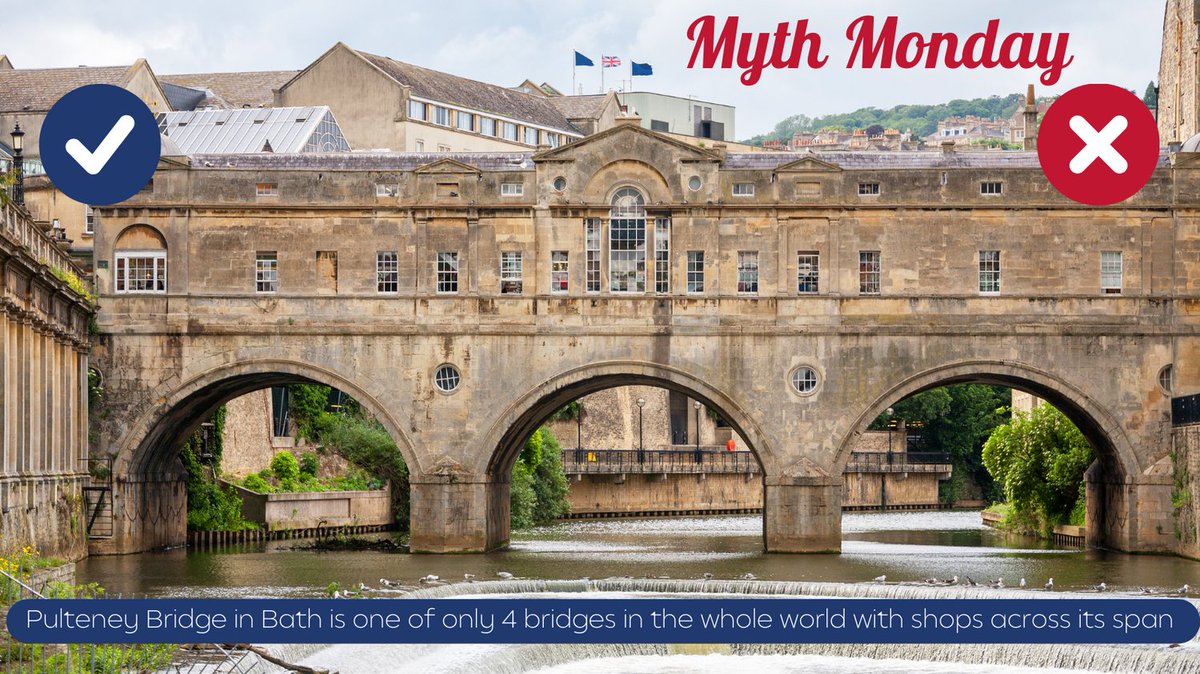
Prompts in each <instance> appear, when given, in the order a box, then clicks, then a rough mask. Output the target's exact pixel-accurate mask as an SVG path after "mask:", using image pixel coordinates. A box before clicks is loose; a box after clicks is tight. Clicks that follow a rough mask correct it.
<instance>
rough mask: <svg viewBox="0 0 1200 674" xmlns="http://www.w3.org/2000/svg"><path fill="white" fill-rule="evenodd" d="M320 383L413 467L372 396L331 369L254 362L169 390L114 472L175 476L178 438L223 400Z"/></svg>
mask: <svg viewBox="0 0 1200 674" xmlns="http://www.w3.org/2000/svg"><path fill="white" fill-rule="evenodd" d="M285 384H323V385H326V386H332V387H334V388H336V389H339V390H341V391H344V392H346V393H347V394H349V395H350V396H352V397H353V398H355V399H356V400H358V401H359V402H360V403H362V405H363V406H364V407H365V408H367V409H368V410H369V411H370V412H371V413H372V414H374V415H375V417H376V418H377V419H378V420H379V421H380V423H382V424H383V426H384V428H385V429H386V430H387V431H388V434H389V435H391V436H392V438H393V439H394V440H395V442H396V445H397V447H398V448H399V450H400V453H401V455H402V456H403V457H404V461H405V463H406V464H407V465H409V466H410V467H412V469H413V470H418V469H419V467H420V466H419V464H418V462H417V455H416V452H415V451H414V450H413V444H412V442H411V440H410V439H409V438H408V436H407V435H406V434H405V432H404V431H403V429H402V427H401V426H400V425H399V424H398V423H397V422H396V420H395V418H394V417H393V416H392V414H391V413H390V412H389V410H388V408H387V406H386V405H384V404H383V402H382V401H381V400H379V399H378V398H377V397H376V396H375V395H373V394H372V393H370V392H369V391H367V390H366V389H364V388H363V387H361V386H359V385H358V384H357V383H355V382H354V381H352V380H351V379H349V378H348V377H345V376H343V375H341V374H339V373H337V372H335V371H333V370H330V369H328V368H325V367H321V366H317V365H312V364H309V363H304V362H300V361H294V360H284V359H257V360H243V361H238V362H235V363H228V364H224V365H221V366H218V367H214V368H212V369H210V370H207V371H205V372H203V373H201V374H199V375H197V376H195V377H193V378H191V379H189V380H187V381H186V382H184V383H182V384H180V385H178V386H177V387H174V388H173V389H171V391H170V392H169V393H167V394H166V395H164V396H163V397H162V398H159V399H158V400H157V401H155V402H154V404H153V405H152V406H151V407H150V409H149V410H147V411H145V412H144V413H142V414H141V415H140V416H139V417H138V419H137V421H136V422H135V423H134V424H133V425H132V426H131V427H130V428H129V430H128V431H127V432H126V433H125V434H124V439H123V441H122V442H121V444H120V445H119V446H118V448H117V452H116V455H115V461H114V473H116V474H120V475H128V476H136V477H137V478H140V479H151V480H168V479H175V478H177V477H178V475H177V473H176V470H175V459H176V457H177V456H178V455H179V449H180V447H181V446H182V444H183V442H184V440H186V439H187V438H188V437H190V436H191V435H192V433H194V432H195V430H196V428H197V427H199V425H200V423H201V422H203V421H204V420H205V419H207V418H208V417H209V416H211V415H212V413H213V412H214V411H216V409H217V408H218V407H219V406H221V405H222V404H224V403H225V402H227V401H229V400H232V399H233V398H236V397H238V396H241V395H245V394H247V393H251V392H253V391H257V390H260V389H264V388H268V387H271V386H280V385H285Z"/></svg>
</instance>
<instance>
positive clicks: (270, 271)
mask: <svg viewBox="0 0 1200 674" xmlns="http://www.w3.org/2000/svg"><path fill="white" fill-rule="evenodd" d="M278 290H279V255H278V254H277V253H276V252H274V251H260V252H258V253H256V254H255V255H254V291H255V292H259V293H273V292H277V291H278Z"/></svg>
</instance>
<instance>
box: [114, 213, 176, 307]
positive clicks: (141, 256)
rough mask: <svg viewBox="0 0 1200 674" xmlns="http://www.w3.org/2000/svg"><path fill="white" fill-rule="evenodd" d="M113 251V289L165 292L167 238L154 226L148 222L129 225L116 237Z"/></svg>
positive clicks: (133, 291) (143, 292)
mask: <svg viewBox="0 0 1200 674" xmlns="http://www.w3.org/2000/svg"><path fill="white" fill-rule="evenodd" d="M113 251H114V252H113V290H114V291H115V292H117V293H122V294H124V293H140V294H147V293H151V294H161V293H165V292H167V242H166V240H165V239H163V236H162V234H159V232H158V230H156V229H154V228H153V227H151V226H149V225H133V226H132V227H129V228H127V229H126V230H125V231H123V232H121V235H120V236H118V237H117V242H116V244H115V245H114V246H113Z"/></svg>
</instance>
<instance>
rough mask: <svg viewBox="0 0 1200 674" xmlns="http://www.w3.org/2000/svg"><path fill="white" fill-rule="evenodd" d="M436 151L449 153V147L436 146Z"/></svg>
mask: <svg viewBox="0 0 1200 674" xmlns="http://www.w3.org/2000/svg"><path fill="white" fill-rule="evenodd" d="M437 151H438V152H449V151H450V146H449V145H438V149H437Z"/></svg>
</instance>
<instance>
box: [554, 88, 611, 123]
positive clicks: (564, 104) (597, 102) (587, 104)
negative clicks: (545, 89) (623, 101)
mask: <svg viewBox="0 0 1200 674" xmlns="http://www.w3.org/2000/svg"><path fill="white" fill-rule="evenodd" d="M606 97H607V95H606V94H589V95H586V96H552V97H550V98H548V99H546V100H547V101H549V102H550V105H553V106H554V107H555V108H558V111H559V112H561V113H562V114H563V116H564V117H566V118H567V119H596V118H598V117H599V116H600V111H601V109H602V107H603V103H604V99H605V98H606Z"/></svg>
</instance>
